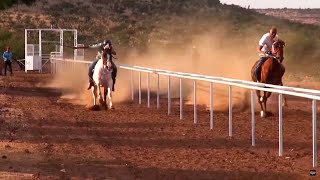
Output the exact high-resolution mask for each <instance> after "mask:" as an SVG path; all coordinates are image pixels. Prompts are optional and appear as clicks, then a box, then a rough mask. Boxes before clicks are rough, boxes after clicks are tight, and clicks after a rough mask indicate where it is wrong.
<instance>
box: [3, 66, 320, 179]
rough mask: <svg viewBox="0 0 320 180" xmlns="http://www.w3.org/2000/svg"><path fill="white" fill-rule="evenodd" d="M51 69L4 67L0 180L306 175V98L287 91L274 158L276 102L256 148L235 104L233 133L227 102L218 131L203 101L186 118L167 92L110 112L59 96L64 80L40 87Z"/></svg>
mask: <svg viewBox="0 0 320 180" xmlns="http://www.w3.org/2000/svg"><path fill="white" fill-rule="evenodd" d="M51 78H52V77H51V75H48V74H25V73H23V72H15V74H14V76H12V77H8V76H7V77H4V76H0V135H1V136H0V137H1V140H0V155H1V163H0V178H1V179H36V178H39V179H82V178H88V179H307V178H310V176H309V170H310V169H312V124H311V122H312V114H311V101H310V100H304V99H299V98H294V97H289V98H288V99H289V107H288V108H284V110H283V111H284V125H283V127H284V156H283V157H278V117H277V108H276V107H275V108H272V111H273V113H274V114H275V116H273V117H269V118H267V119H261V118H260V117H259V113H258V111H257V113H256V121H257V122H256V147H252V146H251V114H250V111H249V110H247V111H244V112H239V110H237V109H235V112H234V114H233V137H232V138H229V137H228V112H227V111H225V112H224V111H221V112H215V113H214V129H213V130H209V112H208V111H206V110H205V108H204V107H201V106H199V107H198V113H199V118H198V124H197V125H194V124H193V107H192V106H190V105H189V106H188V105H185V109H184V110H185V112H184V117H185V119H184V120H179V106H178V104H177V103H175V101H173V102H174V103H175V104H174V105H173V110H172V112H173V113H172V115H170V116H168V115H167V106H166V100H165V99H162V102H161V109H160V110H157V109H156V106H155V102H154V101H153V102H152V107H151V108H150V109H147V107H146V102H145V100H143V102H142V105H138V103H137V102H134V103H131V102H129V103H125V102H123V103H117V104H115V106H116V110H114V111H107V112H105V111H89V110H88V109H86V108H85V107H84V106H80V105H74V104H71V103H67V102H62V101H59V98H60V95H61V93H60V92H59V89H49V88H43V87H38V86H37V84H38V83H39V82H43V83H46V82H48V81H49V80H50V79H51ZM276 105H277V104H276V103H273V105H271V106H276ZM318 117H319V116H318ZM318 124H319V123H318ZM318 131H319V129H318ZM318 144H320V143H319V141H318ZM318 176H319V175H318ZM316 178H317V177H315V178H311V179H316Z"/></svg>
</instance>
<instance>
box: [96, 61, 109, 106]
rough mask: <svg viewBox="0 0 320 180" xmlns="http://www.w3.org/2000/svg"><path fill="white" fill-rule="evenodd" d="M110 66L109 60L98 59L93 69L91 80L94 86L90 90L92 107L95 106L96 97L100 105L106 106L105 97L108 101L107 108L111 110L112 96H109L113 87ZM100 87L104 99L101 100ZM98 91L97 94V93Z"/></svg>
mask: <svg viewBox="0 0 320 180" xmlns="http://www.w3.org/2000/svg"><path fill="white" fill-rule="evenodd" d="M112 70H113V69H112V64H111V62H110V60H109V58H105V59H104V58H100V59H99V60H98V62H97V64H96V66H95V67H94V72H93V76H92V78H93V79H92V80H93V82H94V86H93V88H91V89H92V95H93V105H94V106H97V102H96V99H97V95H98V98H99V102H100V104H101V105H106V104H107V96H108V99H109V108H110V109H113V104H112V94H111V92H112V91H111V89H112V85H113V80H112V75H111V73H112ZM101 87H103V89H104V93H103V95H104V97H103V98H102V95H101ZM97 91H98V92H97ZM106 94H107V95H106ZM107 108H108V107H107Z"/></svg>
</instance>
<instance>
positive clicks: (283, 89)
mask: <svg viewBox="0 0 320 180" xmlns="http://www.w3.org/2000/svg"><path fill="white" fill-rule="evenodd" d="M51 61H53V62H55V63H56V66H55V68H56V69H53V71H54V72H57V71H59V67H62V66H68V63H82V64H86V65H89V64H91V61H73V60H66V59H62V58H52V59H51ZM118 67H119V68H122V69H127V70H130V71H131V98H132V100H134V85H133V72H134V71H138V72H139V80H138V81H139V85H138V88H139V97H138V98H139V104H141V73H142V72H143V73H147V90H148V91H147V92H148V97H147V106H148V107H150V75H152V74H156V75H157V108H159V107H160V103H159V101H160V100H159V99H160V96H159V84H160V83H159V75H165V76H168V115H169V114H171V96H170V78H171V77H177V78H180V119H182V118H183V100H182V97H183V86H182V80H183V79H185V80H187V79H189V80H193V84H194V123H195V124H197V93H196V90H197V81H206V82H208V83H210V129H213V124H214V123H213V113H214V111H213V100H214V99H213V84H214V83H217V84H224V85H229V131H228V133H229V136H230V137H231V136H232V129H233V128H232V86H236V87H242V88H245V89H250V90H251V113H252V116H251V124H252V130H251V136H252V143H251V144H252V146H255V111H254V104H255V103H254V102H255V96H256V95H255V93H254V90H261V91H268V92H273V93H278V94H279V156H283V126H282V95H283V94H284V95H291V96H296V97H303V98H308V99H312V117H310V119H311V118H312V132H313V133H312V134H313V141H312V142H313V167H314V168H315V167H317V103H316V101H317V100H320V91H319V90H313V89H304V88H295V87H288V86H276V85H270V84H263V83H256V82H251V81H244V80H238V79H229V78H224V77H215V76H206V75H199V74H190V73H183V72H173V71H167V70H160V69H151V68H146V67H141V66H128V65H118Z"/></svg>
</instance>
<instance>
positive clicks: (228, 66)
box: [48, 26, 260, 110]
mask: <svg viewBox="0 0 320 180" xmlns="http://www.w3.org/2000/svg"><path fill="white" fill-rule="evenodd" d="M246 37H252V38H246ZM246 37H244V38H242V39H241V40H237V39H232V38H230V35H229V32H228V28H224V27H223V26H221V27H215V29H212V30H208V31H207V33H203V34H196V35H193V36H192V41H191V42H189V43H186V44H184V45H181V46H179V47H172V46H170V48H168V47H166V46H164V45H159V44H157V43H152V42H151V43H150V44H149V46H148V48H147V49H148V50H147V51H145V52H144V53H138V52H137V51H136V50H135V49H130V50H126V55H125V56H121V55H119V59H116V60H114V61H115V63H116V64H118V65H119V64H128V65H136V66H144V67H149V68H156V69H162V70H170V71H179V72H187V73H195V74H201V75H210V76H220V77H227V78H235V79H241V80H251V78H250V69H251V66H252V65H253V63H254V61H256V60H257V59H258V56H257V55H256V44H257V41H258V38H260V35H259V36H258V35H255V34H250V36H246ZM115 48H117V47H115ZM194 54H196V56H194ZM70 68H72V67H67V69H61V71H60V72H58V73H57V74H56V76H55V78H54V80H53V81H52V82H51V83H50V84H49V85H48V86H50V87H56V88H61V89H63V96H62V99H67V100H68V101H69V102H72V103H76V104H81V105H90V104H92V94H91V91H88V90H86V86H87V83H88V77H87V72H88V65H84V64H82V65H80V64H78V65H77V66H75V67H73V69H74V71H70ZM118 69H119V70H118V77H117V83H116V91H115V92H114V93H113V101H114V102H115V103H117V102H121V101H127V100H130V98H131V89H130V88H131V81H130V79H131V72H130V71H129V70H125V69H120V68H118ZM138 74H139V73H138V72H134V73H133V77H134V88H135V90H137V89H138ZM156 81H157V75H155V74H150V89H151V91H152V92H155V93H156V90H157V83H156ZM209 85H210V84H209V82H203V81H197V103H198V104H199V105H205V106H208V105H209V103H210V100H209V97H210V96H209ZM183 86H184V89H183V94H184V99H185V100H187V101H186V103H193V80H187V79H185V80H183ZM167 87H168V77H166V76H164V75H160V94H161V96H162V95H163V96H164V97H166V96H165V95H166V94H167ZM146 89H147V73H142V90H144V91H145V90H146ZM232 91H233V94H232V95H233V105H234V106H236V107H244V106H245V105H246V104H244V102H245V99H246V90H244V89H241V88H237V87H233V88H232ZM171 94H172V97H173V98H175V97H179V79H178V78H175V77H172V78H171ZM136 98H137V97H136ZM143 98H145V97H144V96H143ZM115 105H116V104H115ZM214 108H215V110H226V109H227V108H228V86H226V85H221V84H216V83H214Z"/></svg>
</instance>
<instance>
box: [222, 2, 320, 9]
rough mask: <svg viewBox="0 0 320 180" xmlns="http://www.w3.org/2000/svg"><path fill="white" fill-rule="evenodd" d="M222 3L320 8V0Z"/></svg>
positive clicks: (261, 6) (262, 6) (269, 6)
mask: <svg viewBox="0 0 320 180" xmlns="http://www.w3.org/2000/svg"><path fill="white" fill-rule="evenodd" d="M220 2H221V3H222V4H224V3H225V4H235V5H239V6H242V7H247V6H248V5H250V7H251V8H285V7H286V8H320V0H220Z"/></svg>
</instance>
